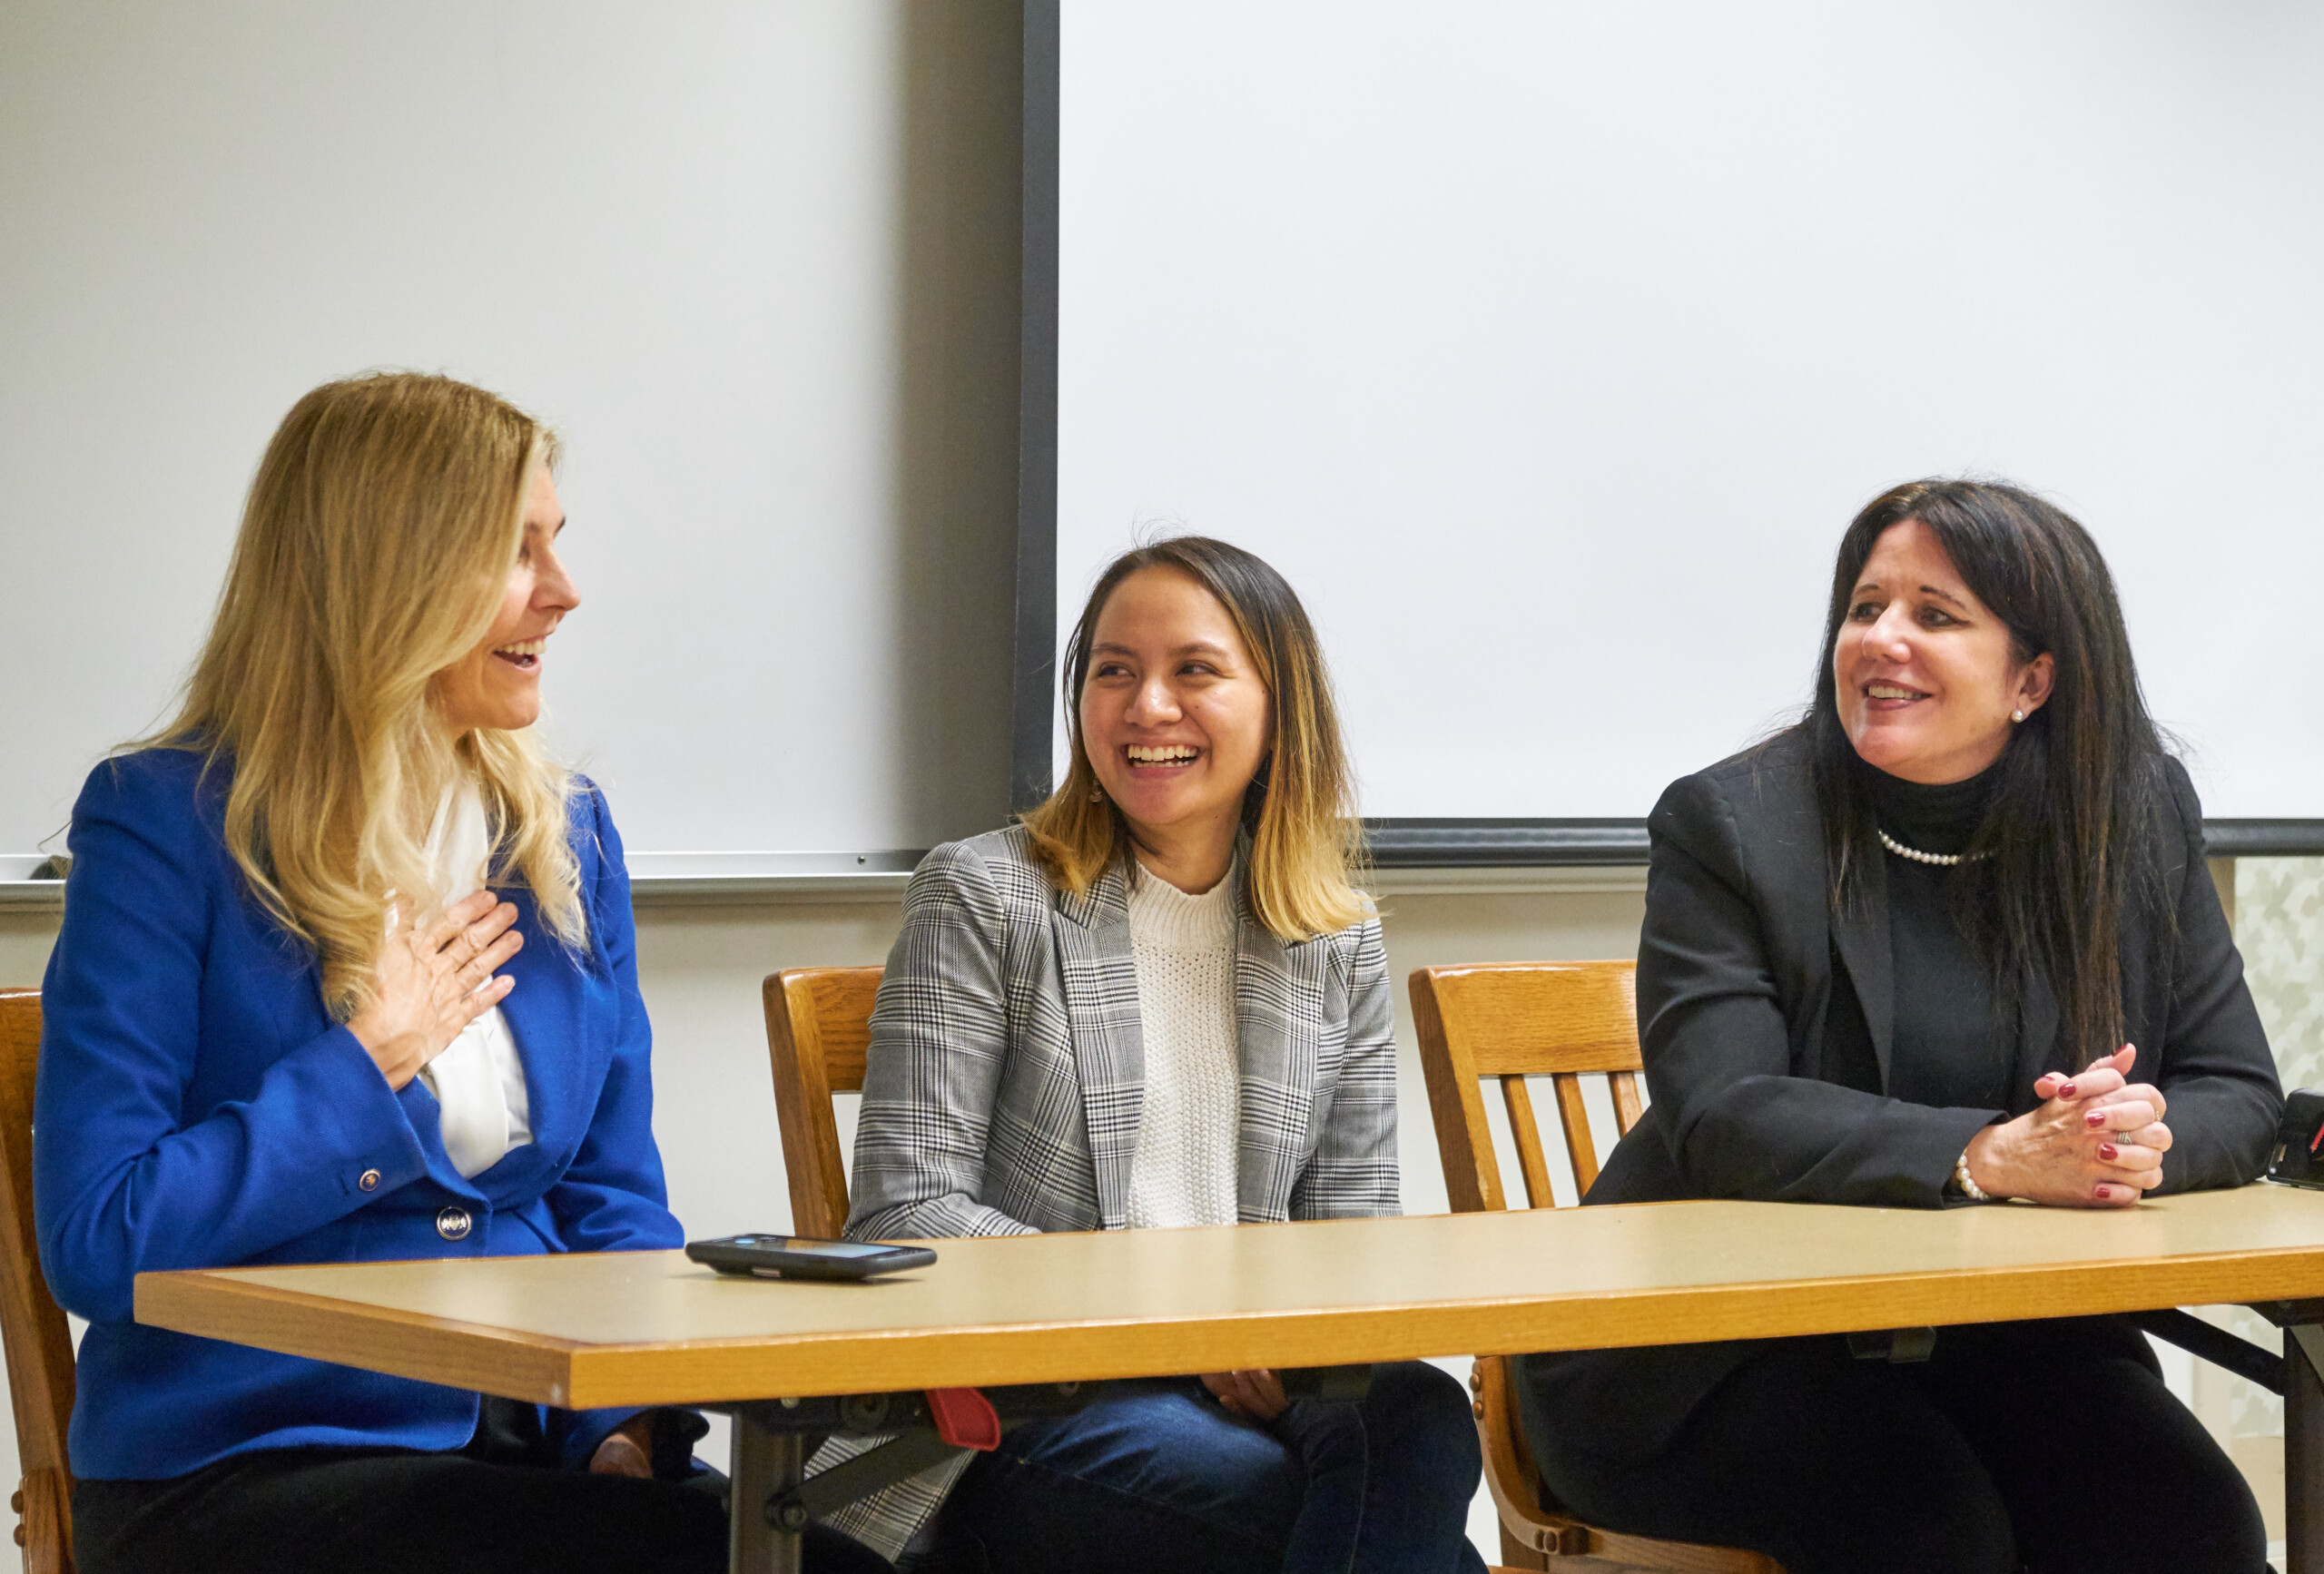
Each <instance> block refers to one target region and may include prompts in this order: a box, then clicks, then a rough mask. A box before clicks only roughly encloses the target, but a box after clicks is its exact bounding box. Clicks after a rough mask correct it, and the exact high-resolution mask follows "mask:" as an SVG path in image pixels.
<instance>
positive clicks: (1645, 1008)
mask: <svg viewBox="0 0 2324 1574" xmlns="http://www.w3.org/2000/svg"><path fill="white" fill-rule="evenodd" d="M1808 765H1809V761H1808V751H1807V740H1806V739H1805V738H1803V737H1801V736H1799V735H1798V734H1797V733H1787V734H1784V735H1782V736H1780V737H1777V739H1775V740H1774V741H1772V742H1771V743H1768V744H1765V745H1763V746H1761V747H1760V748H1758V749H1756V750H1752V751H1750V752H1748V753H1742V754H1738V755H1736V756H1735V757H1734V758H1732V759H1729V760H1724V761H1721V762H1719V763H1718V764H1716V765H1714V766H1712V767H1711V768H1710V769H1709V770H1707V771H1702V772H1697V773H1696V774H1694V775H1692V776H1686V777H1682V778H1680V779H1679V781H1677V782H1673V783H1671V785H1670V787H1669V790H1668V791H1666V792H1664V793H1663V794H1662V799H1661V802H1659V803H1657V804H1656V805H1655V808H1654V813H1653V815H1652V816H1651V817H1650V818H1649V820H1648V821H1647V829H1648V832H1649V836H1650V838H1651V840H1652V845H1653V851H1652V855H1651V863H1650V867H1649V871H1648V875H1647V895H1646V925H1645V929H1644V931H1643V932H1642V934H1641V935H1640V940H1639V965H1638V1005H1639V1022H1640V1038H1641V1042H1642V1048H1643V1051H1644V1055H1645V1060H1646V1079H1647V1087H1648V1090H1649V1093H1650V1094H1651V1096H1652V1102H1651V1104H1650V1105H1649V1108H1648V1110H1647V1113H1646V1116H1645V1117H1644V1118H1643V1119H1641V1120H1640V1122H1639V1124H1638V1125H1637V1126H1636V1127H1635V1128H1633V1129H1632V1131H1631V1132H1630V1135H1629V1136H1626V1137H1624V1138H1623V1139H1622V1141H1621V1143H1620V1145H1619V1146H1616V1148H1615V1149H1614V1152H1613V1153H1612V1155H1611V1156H1610V1157H1609V1158H1608V1160H1607V1164H1606V1168H1605V1170H1604V1172H1603V1173H1602V1174H1601V1175H1600V1176H1599V1177H1598V1182H1597V1184H1596V1185H1593V1186H1592V1187H1591V1188H1590V1195H1589V1196H1588V1197H1587V1198H1586V1199H1585V1201H1586V1202H1588V1203H1592V1204H1596V1203H1629V1202H1660V1201H1669V1200H1671V1199H1675V1198H1680V1197H1745V1198H1753V1199H1758V1200H1764V1201H1774V1202H1805V1203H1858V1204H1869V1205H1879V1206H1887V1207H1899V1206H1902V1207H1936V1206H1941V1205H1944V1203H1945V1200H1946V1199H1945V1182H1946V1180H1947V1179H1948V1178H1949V1177H1950V1176H1951V1175H1952V1172H1953V1166H1954V1161H1955V1159H1957V1158H1958V1157H1959V1156H1960V1154H1961V1150H1962V1149H1963V1148H1964V1147H1965V1146H1967V1144H1968V1141H1969V1138H1970V1137H1971V1136H1974V1135H1975V1133H1976V1132H1977V1130H1978V1128H1980V1127H1981V1126H1986V1125H1988V1124H1991V1123H1993V1122H1994V1121H1996V1120H2001V1119H2004V1118H2007V1117H2010V1116H2014V1115H2018V1114H2022V1113H2024V1111H2026V1110H2028V1109H2031V1108H2033V1107H2034V1105H2035V1104H2036V1103H2037V1102H2038V1101H2037V1100H2036V1099H2035V1098H2034V1097H2033V1082H2034V1079H2035V1078H2036V1077H2040V1076H2041V1075H2042V1074H2043V1072H2044V1071H2049V1070H2071V1069H2073V1067H2072V1066H2071V1064H2070V1058H2071V1057H2070V1054H2069V1051H2068V1050H2067V1049H2066V1048H2065V1047H2064V1046H2063V1045H2062V1044H2061V1043H2060V1042H2059V1039H2058V1025H2059V1024H2058V1011H2057V1007H2056V1003H2055V999H2054V998H2053V996H2052V994H2051V993H2050V990H2049V989H2048V987H2047V985H2046V984H2045V983H2044V982H2043V980H2042V979H2038V978H2037V979H2029V980H2028V981H2027V983H2026V985H2025V988H2024V990H2023V995H2024V1007H2023V1008H2022V1010H2021V1012H2020V1015H2019V1021H2018V1032H2017V1048H2016V1071H2015V1075H2014V1077H2013V1080H2012V1099H2011V1104H2010V1107H2009V1108H2008V1109H2006V1110H1994V1109H1939V1108H1935V1107H1930V1106H1927V1105H1919V1104H1907V1103H1905V1102H1904V1101H1902V1100H1899V1099H1894V1098H1890V1097H1887V1095H1886V1087H1887V1082H1888V1056H1889V1046H1890V1043H1891V1041H1892V1038H1893V1029H1894V1025H1895V1023H1894V1018H1895V1012H1894V1005H1893V1002H1894V989H1893V973H1892V971H1891V959H1890V956H1889V939H1888V933H1889V931H1888V903H1887V893H1886V868H1885V860H1874V861H1870V862H1869V863H1867V864H1866V867H1865V869H1864V871H1863V872H1864V874H1865V875H1866V880H1865V891H1864V895H1865V899H1866V900H1864V901H1863V902H1861V903H1860V904H1857V905H1856V906H1854V907H1852V908H1851V910H1849V911H1848V912H1847V913H1846V915H1845V916H1843V917H1842V918H1841V919H1840V920H1838V921H1837V922H1836V921H1835V920H1834V919H1833V916H1832V914H1831V911H1830V904H1829V902H1828V900H1827V896H1826V892H1827V890H1828V888H1829V880H1828V876H1827V872H1826V867H1825V854H1824V834H1823V823H1822V812H1821V810H1820V808H1819V806H1818V804H1817V799H1816V792H1815V787H1814V784H1813V782H1812V780H1811V777H1810V774H1809V768H1808ZM2168 772H2169V781H2170V789H2171V801H2172V805H2173V808H2174V809H2175V811H2176V812H2175V813H2173V814H2171V815H2168V816H2166V817H2165V820H2164V823H2163V824H2162V826H2160V827H2159V829H2158V831H2157V833H2156V834H2155V836H2154V838H2153V840H2152V844H2151V845H2150V846H2149V847H2148V848H2147V849H2146V853H2145V855H2146V857H2148V858H2149V859H2151V860H2152V861H2153V862H2154V864H2155V866H2156V867H2158V868H2160V870H2161V871H2162V879H2163V886H2164V889H2165V890H2167V891H2168V892H2169V893H2170V894H2171V899H2172V900H2173V904H2174V908H2175V918H2176V921H2175V923H2173V924H2162V923H2159V922H2156V921H2154V920H2152V918H2150V917H2149V916H2147V915H2144V914H2138V913H2132V914H2127V915H2125V918H2124V920H2123V926H2122V929H2123V933H2122V1008H2123V1010H2122V1014H2123V1020H2124V1026H2125V1032H2126V1036H2127V1038H2129V1041H2130V1042H2132V1043H2133V1044H2135V1045H2137V1046H2138V1048H2139V1060H2138V1068H2137V1070H2136V1071H2135V1072H2134V1073H2133V1075H2134V1076H2135V1077H2138V1079H2140V1080H2142V1081H2148V1080H2151V1081H2152V1082H2153V1083H2154V1084H2155V1085H2156V1086H2157V1087H2161V1088H2162V1090H2163V1091H2164V1093H2165V1094H2166V1095H2167V1096H2168V1097H2169V1100H2170V1105H2171V1109H2170V1113H2169V1115H2168V1117H2166V1118H2167V1119H2168V1120H2169V1122H2170V1126H2171V1138H2172V1143H2171V1154H2170V1156H2169V1157H2168V1158H2166V1159H2165V1160H2164V1161H2163V1185H2162V1188H2161V1189H2162V1190H2163V1191H2166V1192H2168V1191H2191V1190H2198V1189H2202V1188H2206V1187H2214V1186H2231V1185H2242V1184H2244V1183H2245V1182H2247V1181H2250V1180H2253V1179H2255V1178H2257V1176H2259V1174H2260V1170H2261V1168H2262V1167H2263V1166H2264V1165H2265V1163H2266V1161H2267V1155H2268V1149H2269V1146H2270V1143H2271V1142H2272V1141H2273V1140H2274V1136H2275V1130H2276V1121H2277V1117H2278V1115H2279V1113H2280V1108H2281V1105H2282V1095H2281V1092H2280V1088H2279V1086H2278V1084H2277V1081H2276V1068H2275V1061H2274V1058H2273V1057H2272V1056H2271V1055H2270V1052H2269V1049H2268V1040H2267V1036H2266V1034H2265V1033H2264V1032H2263V1031H2262V1030H2261V1028H2260V1018H2259V1013H2258V1012H2257V1011H2256V1010H2255V1009H2254V1008H2253V1007H2252V1004H2251V995H2250V990H2249V989H2246V988H2245V986H2244V982H2243V964H2242V961H2241V959H2240V958H2239V957H2238V956H2237V954H2236V950H2235V943H2234V940H2233V939H2232V937H2231V936H2230V933H2229V931H2228V925H2227V917H2226V914H2225V913H2224V912H2222V911H2221V908H2220V901H2219V893H2218V892H2217V891H2216V890H2214V889H2213V888H2212V885H2211V877H2210V873H2209V871H2207V870H2206V869H2205V867H2204V863H2203V859H2202V811H2201V806H2200V805H2199V804H2198V803H2197V802H2196V799H2195V790H2194V786H2193V784H2192V783H2191V782H2189V781H2188V779H2187V773H2186V772H2185V771H2184V770H2183V769H2182V768H2181V766H2180V765H2179V763H2178V762H2176V761H2171V762H2169V765H2168ZM1756 1348H1758V1342H1751V1341H1744V1342H1734V1343H1720V1344H1708V1345H1703V1344H1698V1345H1682V1346H1669V1347H1664V1348H1661V1349H1652V1350H1636V1351H1605V1352H1590V1353H1577V1354H1571V1355H1556V1356H1544V1355H1536V1356H1529V1357H1526V1358H1525V1361H1524V1362H1523V1366H1522V1372H1523V1374H1524V1378H1525V1381H1526V1383H1527V1385H1528V1386H1529V1387H1531V1389H1532V1391H1533V1392H1532V1393H1531V1395H1529V1398H1530V1399H1531V1400H1532V1401H1533V1403H1531V1404H1529V1405H1528V1407H1527V1408H1528V1409H1529V1410H1532V1411H1533V1412H1535V1413H1536V1414H1539V1415H1541V1416H1544V1417H1554V1418H1555V1420H1554V1424H1555V1425H1556V1426H1557V1427H1558V1428H1559V1430H1560V1431H1561V1432H1565V1433H1571V1432H1572V1431H1574V1429H1576V1428H1586V1429H1588V1430H1589V1431H1590V1432H1591V1433H1592V1434H1593V1435H1592V1436H1590V1438H1588V1439H1586V1440H1585V1439H1581V1438H1579V1437H1576V1438H1573V1439H1572V1441H1575V1442H1577V1443H1580V1444H1582V1445H1583V1446H1586V1447H1589V1448H1590V1450H1591V1451H1594V1452H1598V1453H1601V1454H1610V1455H1613V1456H1615V1457H1624V1456H1627V1457H1632V1458H1643V1457H1648V1456H1649V1455H1651V1454H1652V1453H1654V1452H1657V1451H1659V1450H1660V1449H1661V1448H1662V1447H1664V1446H1666V1445H1667V1444H1668V1443H1669V1441H1670V1439H1671V1438H1672V1437H1673V1436H1674V1435H1675V1434H1676V1433H1677V1431H1678V1430H1679V1426H1680V1424H1681V1423H1683V1422H1684V1421H1685V1420H1686V1417H1687V1415H1688V1413H1689V1412H1690V1411H1691V1410H1692V1409H1693V1407H1694V1405H1695V1404H1696V1403H1697V1402H1699V1400H1700V1399H1701V1398H1702V1397H1703V1396H1704V1395H1705V1394H1707V1393H1709V1391H1710V1389H1711V1387H1712V1385H1714V1384H1715V1383H1717V1382H1718V1381H1719V1379H1721V1378H1723V1377H1724V1376H1725V1375H1726V1374H1727V1373H1728V1372H1729V1371H1731V1370H1733V1369H1734V1367H1735V1366H1736V1365H1737V1364H1738V1362H1741V1361H1742V1360H1743V1359H1745V1358H1746V1357H1747V1356H1748V1354H1749V1353H1751V1352H1752V1351H1753V1350H1754V1349H1756Z"/></svg>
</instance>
